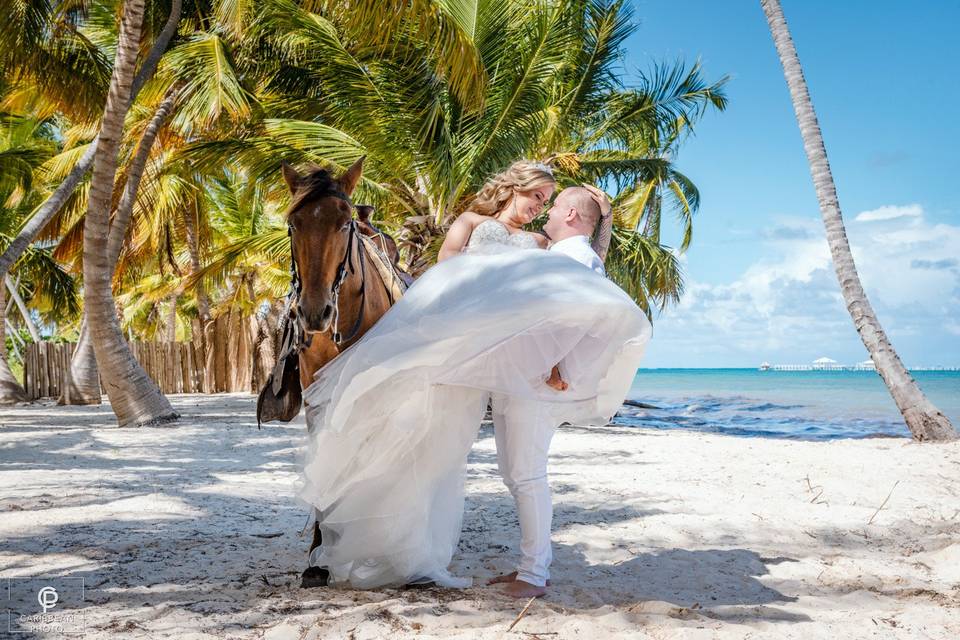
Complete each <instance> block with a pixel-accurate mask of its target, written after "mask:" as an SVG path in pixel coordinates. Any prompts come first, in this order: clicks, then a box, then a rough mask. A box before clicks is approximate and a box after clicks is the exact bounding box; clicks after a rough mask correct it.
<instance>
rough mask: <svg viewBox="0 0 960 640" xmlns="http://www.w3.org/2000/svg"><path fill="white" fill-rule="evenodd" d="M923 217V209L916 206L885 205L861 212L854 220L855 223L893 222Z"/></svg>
mask: <svg viewBox="0 0 960 640" xmlns="http://www.w3.org/2000/svg"><path fill="white" fill-rule="evenodd" d="M922 215H923V207H921V206H920V205H918V204H908V205H903V206H897V205H892V204H891V205H886V206H883V207H879V208H878V209H870V210H869V211H861V212H860V213H858V214H857V217H856V218H854V220H856V221H857V222H875V221H877V220H893V219H895V218H919V217H920V216H922Z"/></svg>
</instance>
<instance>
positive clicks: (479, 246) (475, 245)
mask: <svg viewBox="0 0 960 640" xmlns="http://www.w3.org/2000/svg"><path fill="white" fill-rule="evenodd" d="M539 246H540V245H538V244H537V239H536V238H535V237H534V236H533V234H532V233H527V232H525V231H521V232H519V233H510V231H508V230H507V227H506V226H505V225H504V224H503V223H502V222H500V221H499V220H494V219H493V218H491V219H489V220H484V221H483V222H481V223H480V224H478V225H477V226H476V227H474V229H473V233H472V234H470V240H469V241H468V242H467V246H466V247H464V251H465V252H466V253H476V252H480V251H489V250H491V249H492V250H498V249H503V248H506V247H509V248H512V249H537V248H539Z"/></svg>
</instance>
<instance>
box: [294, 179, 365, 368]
mask: <svg viewBox="0 0 960 640" xmlns="http://www.w3.org/2000/svg"><path fill="white" fill-rule="evenodd" d="M323 196H324V197H327V196H332V197H334V198H339V199H340V200H343V201H344V202H346V203H347V205H348V206H349V207H350V209H351V218H350V223H349V225H350V229H349V231H348V234H347V248H346V250H345V251H344V253H343V258H341V259H340V263H339V264H338V265H337V272H336V274H335V275H334V277H333V286H332V287H331V290H330V298H331V302H332V303H333V321H332V322H331V325H330V326H331V329H332V331H331V336H330V337H331V339H332V340H333V342H334V344H336V345H337V346H338V347H339V346H341V345H342V344H343V343H345V342H349V341H350V340H352V339H353V338H354V337H355V336H356V335H357V333H358V332H359V331H360V326H361V325H362V324H363V310H364V307H365V306H366V297H367V277H366V266H365V265H366V263H365V262H364V257H363V254H364V251H363V248H362V247H361V246H360V239H359V237H358V235H359V231H358V229H357V221H356V219H354V218H353V213H352V211H353V209H355V208H356V207H355V206H354V204H353V201H352V200H350V196H348V195H347V194H345V193H343V192H342V191H339V190H331V191H328V192H327V193H325V194H323ZM287 236H288V237H289V238H290V292H289V293H288V294H287V301H286V303H285V305H284V312H283V315H282V316H281V317H282V318H283V322H284V326H281V327H280V331H281V334H283V332H284V331H285V330H286V323H287V322H289V321H290V320H293V321H294V322H293V326H292V329H293V332H294V335H293V336H292V338H293V339H292V341H291V342H292V344H290V348H291V349H293V350H295V351H296V352H298V353H299V352H300V351H303V350H304V349H306V348H308V347H309V346H310V344H311V342H312V341H313V334H312V333H308V332H307V327H306V320H305V319H304V317H303V313H302V312H301V311H300V295H301V293H302V290H303V280H302V279H301V277H300V269H299V267H298V265H297V257H296V254H295V253H294V250H293V225H291V224H290V223H287ZM354 245H356V247H357V248H356V249H354ZM354 255H356V258H354ZM355 262H356V263H358V264H359V270H360V311H359V312H358V313H357V319H356V321H355V322H354V323H353V327H351V328H350V333H348V334H347V335H346V336H343V335H342V334H341V333H340V331H339V322H340V287H342V286H343V283H344V281H345V280H346V279H347V273H348V272H349V273H351V274H352V273H356V272H357V266H355V264H354V263H355Z"/></svg>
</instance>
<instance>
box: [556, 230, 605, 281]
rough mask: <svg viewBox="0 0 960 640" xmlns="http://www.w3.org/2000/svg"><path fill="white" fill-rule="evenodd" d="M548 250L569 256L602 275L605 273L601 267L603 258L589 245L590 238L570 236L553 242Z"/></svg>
mask: <svg viewBox="0 0 960 640" xmlns="http://www.w3.org/2000/svg"><path fill="white" fill-rule="evenodd" d="M550 251H556V252H557V253H562V254H563V255H565V256H570V257H571V258H573V259H574V260H576V261H577V262H579V263H580V264H582V265H584V266H585V267H587V268H588V269H593V270H594V271H596V272H597V273H599V274H600V275H602V276H605V275H607V271H606V269H604V268H603V260H601V259H600V256H598V255H597V252H596V251H594V250H593V247H591V246H590V238H588V237H587V236H570V237H569V238H564V239H563V240H560V241H558V242H554V243H553V244H552V245H550Z"/></svg>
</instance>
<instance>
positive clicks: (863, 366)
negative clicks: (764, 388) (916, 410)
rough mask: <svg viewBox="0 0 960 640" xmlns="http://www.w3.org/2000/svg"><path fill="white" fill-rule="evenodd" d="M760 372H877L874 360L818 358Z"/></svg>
mask: <svg viewBox="0 0 960 640" xmlns="http://www.w3.org/2000/svg"><path fill="white" fill-rule="evenodd" d="M758 368H759V370H760V371H876V370H877V368H876V366H875V365H874V364H873V360H864V361H863V362H858V363H857V364H840V363H839V362H837V361H836V360H831V359H830V358H818V359H816V360H814V361H813V362H811V363H810V364H770V363H769V362H764V363H763V364H761V365H760V366H759V367H758ZM907 369H908V370H909V371H960V367H908V368H907Z"/></svg>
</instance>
